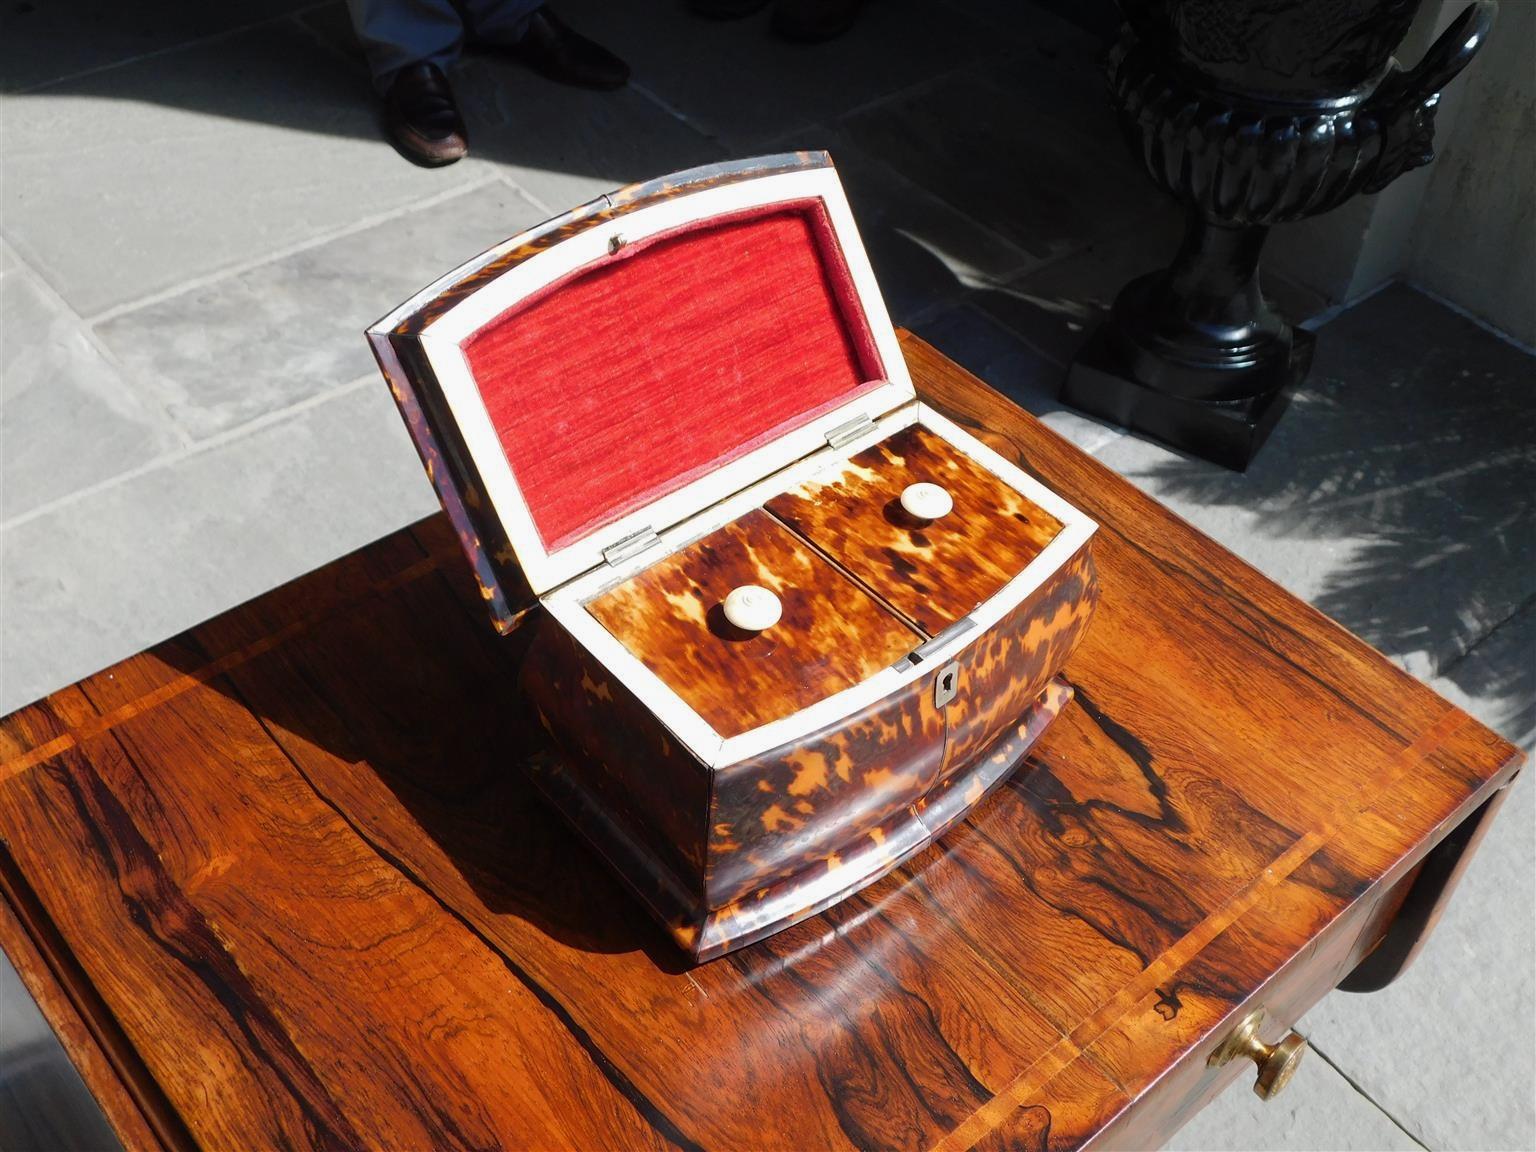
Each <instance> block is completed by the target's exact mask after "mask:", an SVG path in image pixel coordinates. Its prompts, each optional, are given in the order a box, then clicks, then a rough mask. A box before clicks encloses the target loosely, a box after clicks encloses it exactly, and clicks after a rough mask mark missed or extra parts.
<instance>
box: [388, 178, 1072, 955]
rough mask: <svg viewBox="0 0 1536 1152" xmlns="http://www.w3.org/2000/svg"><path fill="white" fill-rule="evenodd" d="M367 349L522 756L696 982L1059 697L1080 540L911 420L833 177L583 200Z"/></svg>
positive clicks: (975, 797)
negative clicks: (469, 570) (434, 511)
mask: <svg viewBox="0 0 1536 1152" xmlns="http://www.w3.org/2000/svg"><path fill="white" fill-rule="evenodd" d="M368 336H369V340H370V342H371V344H372V346H373V350H374V353H375V355H376V356H377V358H378V361H379V364H380V366H381V368H382V370H383V372H384V375H385V377H386V379H387V380H388V382H389V385H390V388H391V390H392V391H393V393H394V396H395V399H396V401H397V403H398V404H399V406H400V409H401V412H402V413H403V415H404V417H405V421H406V425H407V427H408V428H409V430H410V433H411V436H412V438H413V439H414V440H415V443H416V446H417V448H418V450H419V451H420V453H421V457H422V460H423V462H424V463H425V465H426V468H427V471H428V473H429V474H430V476H431V478H432V481H433V484H434V485H435V487H436V489H437V493H438V496H439V498H440V499H441V500H442V503H443V506H444V508H445V509H446V511H447V513H448V516H449V518H450V519H451V521H452V523H453V525H454V527H455V529H456V531H457V533H458V536H459V538H460V540H461V542H462V543H463V546H464V550H465V553H466V555H467V556H468V559H469V562H470V564H471V565H472V566H473V568H474V572H475V575H476V578H477V580H478V582H479V586H480V591H481V595H482V596H483V598H484V600H485V602H486V606H487V608H488V609H489V611H490V615H491V619H492V621H493V623H494V625H495V627H496V628H497V630H498V631H500V632H503V633H508V632H511V631H513V630H514V629H517V630H520V631H522V632H523V633H524V636H525V638H526V645H525V646H524V645H519V650H520V653H521V661H522V663H521V671H520V674H519V676H520V680H519V682H520V685H521V688H522V691H523V694H524V696H525V697H526V700H525V701H524V702H519V703H520V704H524V703H525V704H526V706H528V707H530V708H532V709H535V710H536V712H537V715H538V718H539V720H540V722H541V724H542V726H543V728H544V729H545V731H546V732H547V733H548V736H549V748H548V749H547V750H543V751H540V752H538V753H536V754H533V755H529V754H528V753H527V752H526V750H520V749H509V750H508V751H509V755H510V756H511V757H512V758H514V759H519V760H522V761H523V762H524V763H525V766H526V767H527V770H528V771H529V772H530V773H531V774H532V776H533V778H534V780H535V782H536V783H537V785H538V786H539V788H540V789H541V791H542V792H543V793H544V795H545V796H547V797H548V799H549V800H550V801H551V802H552V803H553V804H554V805H555V807H557V808H558V809H560V810H561V811H562V812H563V813H564V814H565V815H566V817H568V818H569V819H570V821H571V822H572V823H573V824H574V825H575V826H576V828H577V829H579V830H580V832H581V833H582V834H583V835H584V836H585V837H586V838H587V839H588V840H589V841H590V842H591V844H592V845H593V846H594V847H595V848H596V849H597V850H598V851H599V852H600V853H601V854H602V855H603V856H604V857H605V858H606V859H607V860H608V862H609V863H610V864H611V865H612V867H613V868H614V869H615V870H616V871H617V872H618V873H619V875H620V876H622V877H623V879H624V880H625V881H626V882H627V883H628V884H629V886H630V887H631V888H632V889H633V890H634V891H635V893H636V894H637V895H638V896H639V898H640V899H641V900H642V901H643V902H644V903H645V905H646V907H648V908H649V909H650V910H651V912H652V913H653V914H654V915H655V917H656V918H657V919H658V920H659V921H660V922H661V923H662V924H663V925H664V926H665V927H666V929H667V931H668V932H669V933H670V934H671V936H672V938H673V939H674V940H675V941H676V942H677V944H678V945H679V946H681V947H682V948H683V949H684V950H685V951H686V952H687V953H688V954H689V956H691V957H692V958H693V959H695V960H706V959H709V958H711V957H714V956H718V955H720V954H722V953H724V952H727V951H730V950H731V949H733V948H737V947H740V946H742V945H744V944H747V943H750V942H751V941H753V940H757V939H760V938H762V937H764V936H766V935H768V934H770V933H773V932H776V931H778V930H780V929H782V928H785V927H788V926H789V925H791V924H793V923H796V922H797V921H799V920H801V919H804V918H805V917H807V916H810V915H813V914H815V913H816V912H818V911H820V910H822V909H824V908H826V907H828V906H829V905H831V904H833V903H835V902H836V901H837V900H839V899H841V898H843V897H844V896H847V895H848V894H850V893H852V892H855V891H857V890H858V889H860V888H862V887H864V886H865V885H867V884H869V883H871V882H873V881H874V880H876V879H878V878H879V877H881V876H882V875H884V874H885V873H887V872H888V871H890V870H891V869H892V868H893V867H895V866H896V865H897V864H898V863H900V862H901V861H902V860H903V859H905V858H907V857H908V856H910V855H912V854H913V853H914V852H916V851H918V850H919V849H920V848H922V847H923V846H924V845H926V844H928V843H929V842H931V841H932V840H934V839H935V838H936V837H938V836H940V835H942V834H943V833H944V831H945V830H946V829H947V828H949V827H950V826H951V825H953V824H954V823H955V822H956V821H958V820H960V819H961V818H962V817H964V816H965V814H966V813H967V812H969V811H970V810H971V809H972V808H973V807H975V806H976V805H977V804H979V803H981V802H982V800H983V798H984V797H985V796H986V795H987V793H988V792H989V791H990V790H991V789H993V788H995V787H996V786H997V785H998V784H999V783H1001V782H1002V781H1003V780H1004V779H1005V778H1006V777H1007V776H1008V774H1009V773H1010V772H1011V771H1012V770H1013V769H1014V767H1015V766H1016V765H1017V764H1018V763H1019V762H1020V760H1021V759H1022V758H1023V756H1024V754H1025V752H1026V751H1027V750H1028V748H1029V747H1030V745H1031V744H1032V743H1033V742H1034V741H1035V740H1036V739H1037V738H1038V737H1039V735H1040V733H1041V732H1042V731H1043V729H1044V728H1045V727H1046V725H1048V724H1049V723H1050V722H1051V720H1052V719H1053V718H1054V717H1055V716H1056V715H1057V714H1058V713H1059V711H1060V710H1061V709H1062V707H1063V706H1064V705H1065V704H1066V702H1067V701H1068V700H1069V699H1070V696H1071V690H1070V688H1068V687H1067V686H1066V685H1065V684H1064V683H1063V682H1062V681H1061V680H1060V679H1058V678H1057V673H1058V671H1059V670H1060V669H1061V666H1062V664H1063V662H1064V661H1065V660H1066V659H1067V657H1068V656H1069V655H1070V653H1071V652H1072V650H1073V648H1074V647H1075V646H1076V644H1077V642H1078V640H1079V639H1080V638H1081V636H1082V634H1083V631H1084V629H1085V628H1086V627H1087V624H1088V621H1089V617H1090V616H1091V614H1092V612H1093V608H1094V605H1095V603H1096V602H1097V599H1098V597H1097V590H1096V584H1095V576H1094V567H1093V561H1092V558H1091V555H1090V541H1091V538H1092V536H1093V533H1094V527H1095V526H1094V524H1093V523H1092V522H1091V521H1089V520H1088V519H1087V518H1086V517H1085V516H1084V515H1083V514H1082V513H1080V512H1079V511H1077V510H1076V509H1075V508H1073V507H1072V506H1071V505H1069V504H1068V503H1067V502H1066V501H1064V500H1063V499H1061V498H1060V497H1059V496H1057V495H1056V494H1055V493H1053V492H1051V491H1049V490H1048V489H1046V488H1045V487H1044V486H1043V485H1041V484H1040V483H1039V482H1038V481H1036V480H1034V479H1033V478H1031V477H1030V476H1029V475H1027V474H1026V473H1025V472H1024V471H1022V470H1021V469H1019V468H1018V467H1016V466H1014V465H1013V464H1011V463H1010V462H1008V461H1007V460H1004V459H1003V458H1002V457H1001V456H999V455H998V454H997V453H995V452H993V451H992V450H990V449H989V448H987V447H986V446H985V445H984V444H982V443H980V442H979V441H978V440H977V439H975V438H973V437H972V436H970V435H969V434H967V433H966V432H965V431H964V430H963V429H961V428H960V427H958V426H956V425H955V424H954V423H952V422H951V421H950V420H948V419H946V418H945V417H944V416H943V415H941V414H940V413H939V412H937V411H935V410H934V409H932V408H931V407H929V406H928V405H926V404H925V403H923V402H922V401H921V400H919V399H918V398H917V396H916V393H915V391H914V388H913V385H912V380H911V377H910V376H909V374H908V371H907V366H906V364H905V362H904V361H903V359H902V354H901V351H900V349H899V347H898V345H897V342H896V335H895V332H894V330H893V328H892V327H891V322H890V319H889V317H888V316H887V314H886V310H885V305H884V303H883V301H882V300H881V297H880V292H879V289H878V287H877V286H876V284H875V280H874V276H873V273H872V272H871V269H870V266H869V261H868V259H867V257H866V256H865V253H864V249H863V246H862V244H861V243H860V240H859V237H858V232H857V230H856V228H855V225H854V221H853V217H852V215H851V213H850V211H849V208H848V203H847V201H846V199H845V197H844V195H843V190H842V187H841V185H840V183H839V181H838V178H837V174H836V172H835V170H834V169H833V167H832V164H831V161H830V159H829V158H828V157H827V156H826V154H825V153H797V154H792V155H784V156H772V157H766V158H762V159H758V160H752V161H742V162H737V163H731V164H723V165H715V166H711V167H708V168H702V169H695V170H693V171H690V172H685V173H681V174H678V175H675V176H671V177H667V178H664V179H661V180H658V181H653V182H651V183H648V184H640V185H634V186H631V187H628V188H625V189H622V190H620V191H618V192H614V193H611V194H609V195H605V196H600V197H598V198H597V199H596V200H593V201H591V202H590V203H588V204H584V205H582V206H581V207H579V208H576V209H573V210H572V211H570V212H567V213H566V214H564V215H563V216H559V217H556V218H555V219H553V220H551V221H549V222H547V223H545V224H542V225H540V226H538V227H536V228H533V229H531V230H529V231H527V232H524V233H522V234H521V235H518V236H515V237H513V238H512V239H510V240H508V241H507V242H506V243H504V244H502V245H500V246H498V247H496V248H493V249H492V250H491V251H489V252H486V253H484V254H482V255H481V256H479V257H476V258H475V259H474V260H471V261H470V262H469V263H467V264H465V265H463V266H462V267H460V268H458V269H457V270H455V271H453V272H451V273H449V274H448V275H447V276H445V277H443V278H442V279H441V280H439V281H438V282H437V283H435V284H433V285H432V286H431V287H429V288H427V289H426V290H424V291H423V292H421V293H419V294H418V295H417V296H415V297H414V298H413V299H411V300H410V301H408V302H407V303H405V304H404V305H402V306H401V307H400V308H398V309H396V310H395V311H394V312H392V313H390V314H389V315H388V316H386V317H385V318H384V319H383V320H381V321H380V322H379V323H378V324H376V325H375V326H374V327H373V328H371V329H370V330H369V333H368Z"/></svg>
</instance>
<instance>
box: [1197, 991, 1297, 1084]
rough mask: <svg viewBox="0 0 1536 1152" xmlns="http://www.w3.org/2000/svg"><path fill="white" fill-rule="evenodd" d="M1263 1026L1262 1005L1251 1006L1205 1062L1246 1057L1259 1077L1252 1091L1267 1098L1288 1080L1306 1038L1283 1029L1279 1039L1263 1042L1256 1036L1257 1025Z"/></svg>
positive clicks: (1218, 1064) (1217, 1064) (1211, 1063)
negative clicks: (1272, 1041)
mask: <svg viewBox="0 0 1536 1152" xmlns="http://www.w3.org/2000/svg"><path fill="white" fill-rule="evenodd" d="M1263 1026H1264V1009H1262V1008H1255V1009H1254V1010H1253V1011H1252V1012H1250V1013H1248V1015H1246V1016H1244V1017H1243V1022H1242V1023H1241V1024H1239V1025H1238V1026H1237V1027H1236V1028H1234V1029H1233V1030H1232V1032H1231V1034H1230V1035H1228V1036H1227V1038H1226V1039H1225V1040H1223V1041H1222V1042H1221V1043H1220V1044H1218V1045H1217V1046H1216V1050H1215V1051H1214V1052H1212V1053H1211V1056H1210V1059H1209V1060H1207V1061H1206V1064H1208V1065H1209V1066H1210V1067H1212V1068H1220V1067H1221V1066H1222V1065H1223V1064H1227V1063H1230V1062H1231V1061H1233V1060H1239V1059H1241V1058H1243V1057H1244V1056H1246V1057H1248V1059H1250V1060H1252V1061H1253V1062H1254V1063H1255V1064H1257V1065H1258V1066H1259V1078H1258V1080H1256V1081H1255V1082H1254V1085H1253V1091H1254V1093H1255V1094H1256V1095H1257V1096H1258V1097H1259V1099H1260V1100H1268V1099H1270V1098H1271V1097H1273V1096H1275V1095H1277V1094H1278V1093H1279V1092H1280V1090H1281V1089H1282V1088H1284V1087H1285V1086H1286V1085H1287V1084H1289V1083H1290V1081H1291V1077H1292V1076H1293V1075H1295V1073H1296V1067H1297V1065H1299V1064H1300V1063H1301V1054H1302V1053H1303V1052H1305V1051H1306V1050H1307V1041H1306V1038H1305V1037H1304V1036H1301V1035H1299V1034H1297V1033H1295V1032H1287V1033H1286V1034H1285V1036H1284V1037H1283V1038H1282V1039H1280V1040H1277V1041H1275V1043H1273V1044H1266V1043H1264V1041H1262V1040H1260V1039H1259V1029H1260V1028H1262V1027H1263Z"/></svg>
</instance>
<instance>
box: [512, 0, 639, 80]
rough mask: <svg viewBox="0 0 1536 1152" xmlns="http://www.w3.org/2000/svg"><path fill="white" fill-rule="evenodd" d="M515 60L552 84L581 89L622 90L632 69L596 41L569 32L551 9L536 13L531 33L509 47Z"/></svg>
mask: <svg viewBox="0 0 1536 1152" xmlns="http://www.w3.org/2000/svg"><path fill="white" fill-rule="evenodd" d="M506 51H507V52H509V53H510V54H511V55H512V56H513V57H514V58H516V59H518V60H520V61H522V62H523V63H524V64H526V65H527V66H528V67H530V68H532V69H533V70H534V71H535V72H538V73H540V74H541V75H544V76H548V77H549V78H550V79H551V80H558V81H559V82H560V83H562V84H573V85H575V86H576V87H578V88H622V87H624V85H625V84H628V83H629V65H628V64H626V63H624V61H622V60H620V59H619V58H618V57H617V56H615V55H614V54H613V53H612V52H610V51H608V49H606V48H604V47H603V46H602V45H601V44H599V43H597V42H596V41H594V40H588V39H587V38H586V37H585V36H583V35H582V34H581V33H579V32H577V31H575V30H573V29H572V28H570V27H569V26H568V25H567V24H566V23H565V21H563V20H561V19H560V18H559V17H558V16H556V15H555V14H554V13H553V12H551V11H550V10H549V9H548V8H538V9H535V10H534V13H533V15H532V16H530V17H528V31H526V32H524V33H523V38H522V39H521V40H519V41H518V42H517V43H516V44H511V45H508V46H507V47H506Z"/></svg>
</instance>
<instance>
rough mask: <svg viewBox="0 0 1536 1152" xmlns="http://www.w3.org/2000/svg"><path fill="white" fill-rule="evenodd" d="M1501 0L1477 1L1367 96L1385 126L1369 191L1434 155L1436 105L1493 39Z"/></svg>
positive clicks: (1367, 104) (1371, 109)
mask: <svg viewBox="0 0 1536 1152" xmlns="http://www.w3.org/2000/svg"><path fill="white" fill-rule="evenodd" d="M1498 10H1499V5H1498V0H1473V2H1472V3H1471V4H1468V5H1467V6H1466V7H1465V8H1463V9H1462V10H1461V15H1459V16H1457V17H1456V19H1455V20H1453V21H1451V25H1450V27H1448V28H1447V29H1446V30H1445V31H1444V32H1442V33H1441V34H1440V38H1439V39H1438V40H1436V41H1435V42H1434V44H1432V45H1431V46H1430V49H1429V51H1428V52H1426V53H1424V56H1423V58H1422V59H1421V60H1420V61H1419V62H1418V63H1417V64H1415V65H1414V66H1413V67H1412V68H1410V69H1409V70H1408V71H1406V72H1404V71H1399V70H1396V68H1395V62H1394V70H1393V71H1390V72H1388V74H1387V76H1386V78H1385V79H1384V80H1382V82H1381V84H1380V85H1379V86H1378V87H1377V88H1376V91H1375V92H1372V93H1371V95H1370V98H1369V99H1368V100H1366V102H1365V106H1364V111H1366V112H1369V113H1371V114H1373V115H1374V116H1376V118H1377V119H1378V120H1379V121H1380V123H1381V125H1382V130H1383V139H1382V149H1381V154H1380V156H1379V157H1378V159H1377V162H1376V164H1375V167H1374V170H1373V171H1372V173H1371V176H1370V178H1369V179H1368V180H1367V181H1366V183H1365V190H1366V191H1367V192H1379V191H1381V190H1382V189H1383V188H1385V187H1386V186H1387V185H1388V184H1390V183H1392V181H1393V180H1396V179H1397V178H1398V177H1399V176H1401V175H1402V174H1403V173H1404V172H1407V171H1408V170H1409V169H1412V168H1420V167H1423V166H1424V165H1425V164H1428V163H1429V162H1430V161H1431V160H1433V159H1434V158H1435V150H1434V141H1435V108H1436V106H1437V105H1438V104H1439V103H1440V92H1441V89H1443V88H1444V87H1445V86H1446V85H1447V84H1449V83H1450V82H1451V81H1452V80H1454V79H1456V76H1457V74H1458V73H1460V72H1461V70H1462V69H1463V68H1465V67H1466V66H1467V65H1468V64H1470V63H1471V62H1472V57H1474V56H1476V55H1477V53H1478V51H1479V49H1481V48H1482V46H1483V41H1485V40H1487V39H1488V30H1489V29H1490V28H1492V27H1493V18H1494V15H1495V14H1496V13H1497V12H1498Z"/></svg>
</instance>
